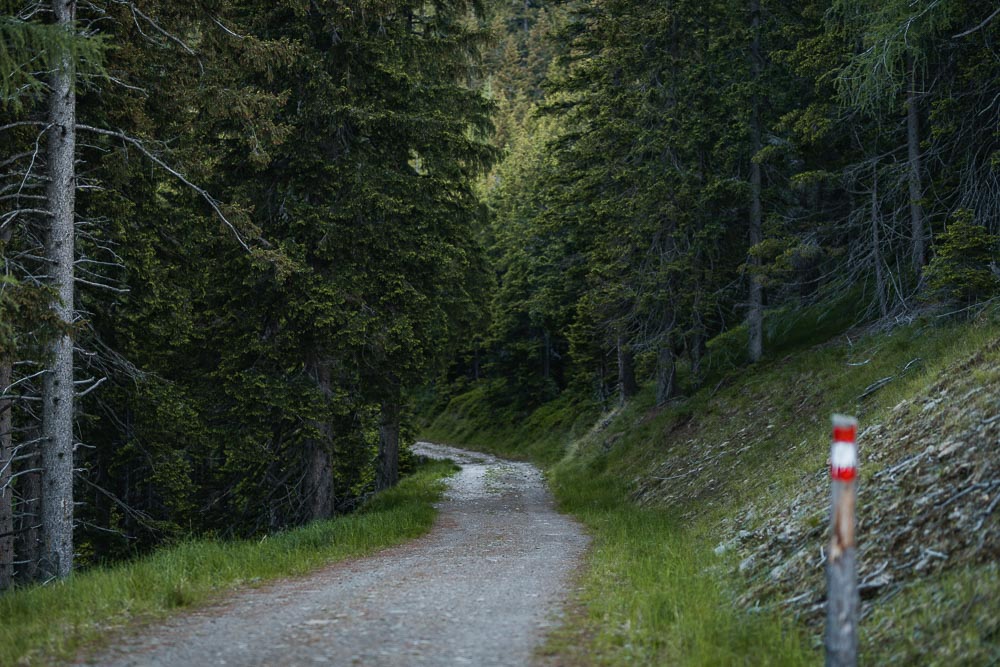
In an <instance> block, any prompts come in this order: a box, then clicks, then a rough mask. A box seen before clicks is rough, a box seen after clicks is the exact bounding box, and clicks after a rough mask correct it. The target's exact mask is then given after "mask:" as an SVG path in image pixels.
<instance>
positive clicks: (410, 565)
mask: <svg viewBox="0 0 1000 667" xmlns="http://www.w3.org/2000/svg"><path fill="white" fill-rule="evenodd" d="M416 449H417V451H419V452H420V453H422V454H425V455H428V456H433V457H436V458H445V457H447V458H452V459H454V460H455V461H456V462H457V463H459V464H461V466H462V470H461V472H459V473H458V474H456V475H455V477H453V478H452V479H451V480H450V489H449V491H448V493H447V495H446V497H445V500H444V502H443V503H442V504H441V513H440V515H439V517H438V521H437V524H436V526H435V528H434V529H433V531H432V532H431V533H430V534H429V535H427V536H426V537H423V538H421V539H418V540H414V541H412V542H409V543H407V544H405V545H402V546H400V547H396V548H393V549H388V550H386V551H383V552H381V553H378V554H376V555H374V556H372V557H369V558H363V559H359V560H354V561H350V562H347V563H341V564H338V565H333V566H330V567H328V568H325V569H323V570H320V571H318V572H316V573H314V574H312V575H309V576H306V577H302V578H299V579H295V580H288V581H284V582H281V583H278V584H273V585H269V586H266V587H264V588H260V589H255V590H249V591H245V592H240V593H238V594H236V595H233V596H231V597H229V598H227V599H226V600H225V601H223V602H220V603H219V604H216V605H214V606H211V607H208V608H205V609H202V610H198V611H195V612H192V613H189V614H185V615H184V616H179V617H177V618H175V619H172V620H170V621H168V622H166V623H165V624H164V625H162V626H158V627H155V628H151V629H150V630H148V631H147V632H146V633H145V634H144V635H143V636H140V637H136V638H133V639H129V640H127V641H126V642H125V643H124V644H120V645H119V646H117V647H116V648H115V649H113V650H112V651H110V652H109V653H105V654H104V655H100V656H95V657H92V658H90V659H89V660H88V661H87V662H84V663H80V664H100V665H116V666H125V665H156V666H160V665H164V666H165V665H170V666H177V667H181V666H183V667H188V666H192V665H280V666H281V667H292V666H294V665H317V664H329V665H365V666H366V667H367V666H369V665H484V666H485V665H525V664H528V663H530V662H531V659H532V653H533V651H534V649H535V647H536V646H537V645H538V643H539V642H540V641H541V639H542V637H543V635H544V633H545V631H546V629H547V628H550V627H551V625H552V624H553V623H554V622H555V620H556V617H557V615H558V613H559V610H560V606H561V603H562V601H563V599H564V598H565V597H566V592H567V588H568V586H569V585H570V577H571V575H572V572H573V570H574V568H575V567H576V565H577V564H578V562H579V559H580V556H581V555H582V553H583V551H584V549H585V547H586V544H587V538H586V537H585V536H584V534H583V532H582V531H581V529H580V528H579V526H578V525H577V524H576V523H574V522H573V521H572V520H570V519H568V518H567V517H564V516H562V515H560V514H558V513H557V512H556V511H555V510H554V509H553V505H552V501H551V499H550V497H549V495H548V493H547V491H546V490H545V487H544V484H543V481H542V478H541V475H540V474H539V472H538V470H537V469H535V468H534V467H533V466H531V465H530V464H527V463H512V462H508V461H502V460H499V459H496V458H493V457H491V456H487V455H482V454H474V453H471V452H465V451H463V450H458V449H452V448H449V447H443V446H439V445H431V444H428V443H419V444H418V445H417V448H416Z"/></svg>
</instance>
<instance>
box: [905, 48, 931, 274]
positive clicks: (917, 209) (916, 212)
mask: <svg viewBox="0 0 1000 667" xmlns="http://www.w3.org/2000/svg"><path fill="white" fill-rule="evenodd" d="M917 97H918V95H917V66H916V63H915V62H913V61H911V62H910V89H909V91H908V92H907V95H906V147H907V152H908V156H909V160H908V163H909V177H910V178H909V180H910V233H911V235H912V236H913V240H912V245H911V247H910V259H911V261H912V262H913V268H914V270H915V271H916V272H917V274H918V275H919V274H920V271H921V270H922V269H923V266H924V263H925V261H926V250H925V247H924V242H925V238H924V235H925V234H926V223H925V222H924V209H923V207H922V206H921V205H920V200H921V199H922V198H923V196H924V187H923V183H922V179H921V169H920V118H919V116H918V115H917Z"/></svg>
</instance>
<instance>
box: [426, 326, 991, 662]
mask: <svg viewBox="0 0 1000 667" xmlns="http://www.w3.org/2000/svg"><path fill="white" fill-rule="evenodd" d="M488 396H489V391H488V389H484V388H483V387H479V388H477V389H474V390H473V391H472V392H470V393H467V394H464V395H461V396H458V397H456V398H454V399H453V400H452V401H451V403H450V404H449V406H448V408H447V409H446V410H444V411H443V412H441V413H440V414H439V415H437V416H436V418H435V419H434V420H433V421H432V422H431V423H430V424H429V425H428V427H427V428H426V429H425V433H424V435H425V436H426V437H427V438H428V439H436V440H440V441H447V442H451V443H458V442H460V443H462V444H464V445H468V446H480V447H483V448H488V449H491V450H493V451H504V452H506V453H508V454H511V455H514V456H530V457H533V458H535V459H538V460H540V461H542V462H545V463H547V464H548V466H549V473H550V480H551V483H552V487H553V489H554V491H555V492H556V495H557V497H558V498H559V499H560V501H561V503H562V506H563V508H564V509H566V510H568V511H570V512H572V513H573V514H575V515H577V516H578V517H580V518H581V519H582V520H583V521H584V523H585V524H587V525H588V527H589V528H590V529H591V531H592V532H593V533H594V535H595V548H594V549H593V552H592V554H591V556H590V560H589V563H588V568H587V570H586V572H585V573H584V574H583V588H582V590H583V592H582V593H581V594H580V596H579V600H578V602H579V612H578V613H577V614H576V615H574V616H573V617H572V618H571V619H570V620H569V621H568V622H567V624H566V627H565V628H564V629H563V630H562V632H561V633H560V634H559V636H558V637H557V638H556V639H554V640H553V642H552V645H551V653H552V654H553V656H554V658H553V659H554V660H555V662H557V663H560V662H565V663H577V662H580V661H584V662H591V663H595V664H617V663H622V662H626V661H639V662H645V663H648V664H651V663H654V662H658V661H663V660H668V661H671V662H672V663H681V664H719V663H732V662H741V663H742V662H746V661H749V662H752V663H768V664H804V663H814V662H815V660H816V659H817V657H818V654H817V652H818V651H820V650H821V633H822V620H823V619H822V608H823V596H824V592H823V587H824V586H825V584H824V578H823V558H824V553H823V549H824V548H825V544H826V540H827V539H828V538H827V534H828V533H827V531H828V528H827V522H828V518H827V516H828V508H827V503H828V493H829V491H828V482H827V475H826V457H827V455H828V449H829V433H828V430H829V415H830V414H831V413H832V412H834V411H840V412H847V413H852V414H855V415H857V416H858V417H859V419H860V421H861V432H860V437H859V449H860V455H861V471H862V475H861V484H860V491H859V507H858V518H859V533H858V535H859V550H860V561H859V562H860V575H861V580H862V582H863V583H862V594H863V598H864V601H863V621H862V628H861V644H862V647H861V648H862V660H863V662H865V663H868V664H898V663H905V662H913V661H914V660H915V659H917V658H919V662H920V664H929V663H930V664H988V663H991V662H993V661H996V660H997V659H998V658H1000V636H998V631H1000V623H998V620H997V614H996V611H997V603H996V600H997V599H1000V571H998V568H997V565H996V561H997V558H998V556H1000V514H998V512H997V511H996V510H997V506H998V504H1000V502H998V500H997V499H998V498H1000V449H998V446H997V445H998V437H1000V399H998V396H1000V323H998V318H997V314H996V312H993V313H992V314H991V315H981V316H979V317H978V318H977V319H976V320H975V321H974V322H971V323H942V320H940V319H938V318H928V319H926V320H918V321H915V322H913V323H910V324H908V325H906V326H902V327H897V328H894V329H891V330H885V328H884V327H882V328H869V329H867V330H852V331H848V332H846V333H842V334H840V335H837V336H835V337H833V338H832V339H830V340H828V341H825V342H823V343H820V344H815V345H812V346H809V347H803V348H799V349H791V348H789V349H787V350H785V351H784V352H780V353H775V354H773V355H772V356H771V357H770V358H767V359H765V360H764V361H763V362H761V363H760V364H757V365H755V366H752V367H748V368H734V369H731V370H730V371H729V372H728V373H725V374H720V376H719V377H716V378H713V379H712V381H711V382H707V383H706V384H705V386H704V388H703V389H701V390H700V391H699V392H697V393H695V394H693V395H691V396H687V397H683V398H680V399H676V400H674V401H671V402H670V403H669V404H668V405H667V406H666V407H665V408H654V407H653V403H654V400H653V397H652V388H651V387H646V388H644V389H643V391H641V392H640V394H639V395H638V396H637V397H636V398H635V399H633V400H632V401H631V402H630V403H629V404H628V405H626V406H625V407H624V408H622V409H618V410H615V411H613V412H611V413H605V414H599V411H595V409H594V408H593V406H591V405H589V404H587V403H586V402H579V401H578V402H573V401H571V400H569V399H568V398H566V397H565V396H564V397H562V398H560V399H558V400H557V401H555V402H553V403H551V404H549V405H546V406H543V407H542V408H541V409H539V410H537V411H535V412H534V413H533V414H531V415H521V416H518V415H516V414H515V413H513V412H510V411H504V410H497V409H490V406H489V404H488Z"/></svg>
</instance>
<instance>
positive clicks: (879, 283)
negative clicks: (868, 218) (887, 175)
mask: <svg viewBox="0 0 1000 667" xmlns="http://www.w3.org/2000/svg"><path fill="white" fill-rule="evenodd" d="M881 225H882V221H881V220H880V216H879V205H878V165H877V164H873V165H872V264H873V266H874V267H875V290H876V291H877V292H878V307H879V313H880V314H881V316H882V317H885V316H887V315H888V314H889V304H888V300H887V294H886V285H885V269H884V268H883V266H882V231H881Z"/></svg>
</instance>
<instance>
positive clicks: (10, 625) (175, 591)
mask: <svg viewBox="0 0 1000 667" xmlns="http://www.w3.org/2000/svg"><path fill="white" fill-rule="evenodd" d="M453 471H454V467H453V466H452V465H451V464H450V463H430V464H427V465H425V466H423V467H421V468H420V470H419V471H418V472H417V473H416V474H414V475H412V476H410V477H408V478H406V479H404V480H403V481H402V482H401V483H400V484H399V486H397V487H396V488H394V489H392V490H390V491H387V492H384V493H382V494H379V495H378V496H377V497H375V498H374V499H373V500H372V501H371V502H369V503H368V504H367V505H366V506H365V507H364V508H363V509H362V510H360V511H359V512H357V513H355V514H351V515H347V516H343V517H338V518H336V519H333V520H330V521H322V522H316V523H313V524H310V525H308V526H305V527H302V528H297V529H294V530H289V531H287V532H283V533H278V534H276V535H271V536H268V537H266V538H265V539H263V540H260V541H232V542H219V541H209V540H202V541H192V542H187V543H184V544H179V545H177V546H174V547H169V548H165V549H162V550H159V551H157V552H156V553H155V554H153V555H151V556H149V557H146V558H142V559H139V560H137V561H134V562H130V563H127V564H123V565H118V566H114V567H109V568H97V569H93V570H88V571H86V572H83V573H80V574H76V575H74V576H73V577H71V578H70V579H69V580H67V581H66V582H63V583H57V584H53V585H49V586H36V587H32V588H27V589H22V590H16V591H13V592H11V593H8V594H6V595H3V596H0V665H17V664H47V663H49V662H50V661H52V660H53V659H56V658H66V657H70V656H72V655H73V654H74V653H75V651H76V650H77V649H79V648H80V647H81V646H83V645H84V644H86V643H93V642H96V641H99V640H100V639H101V638H102V637H105V636H106V635H108V631H109V630H112V629H115V628H121V627H124V626H126V625H127V624H129V623H132V622H134V621H137V620H146V619H152V618H157V617H160V616H163V615H166V614H168V613H171V612H172V611H174V610H177V609H178V608H183V607H188V606H191V605H196V604H200V603H204V602H205V601H207V600H210V599H212V598H213V597H215V596H218V595H219V594H220V593H223V592H225V591H227V590H231V589H233V588H236V587H237V586H241V585H253V584H256V583H259V582H263V581H266V580H268V579H274V578H277V577H283V576H288V575H296V574H303V573H306V572H308V571H310V570H312V569H315V568H317V567H319V566H321V565H325V564H328V563H332V562H335V561H338V560H343V559H346V558H350V557H356V556H362V555H365V554H368V553H372V552H374V551H376V550H378V549H381V548H383V547H387V546H390V545H393V544H398V543H400V542H402V541H404V540H406V539H410V538H413V537H416V536H418V535H421V534H423V533H425V532H427V531H428V530H429V529H430V527H431V525H432V524H433V521H434V517H435V515H436V510H435V509H434V507H433V503H434V502H436V501H437V500H438V499H439V498H440V495H441V493H442V492H443V490H444V485H443V483H442V478H443V477H445V476H447V475H448V474H451V472H453Z"/></svg>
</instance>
